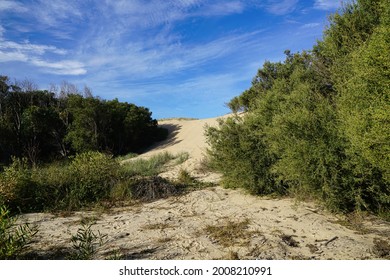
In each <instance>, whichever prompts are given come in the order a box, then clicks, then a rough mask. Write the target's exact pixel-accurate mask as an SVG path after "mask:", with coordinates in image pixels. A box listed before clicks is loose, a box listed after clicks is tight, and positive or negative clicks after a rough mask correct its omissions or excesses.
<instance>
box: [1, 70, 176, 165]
mask: <svg viewBox="0 0 390 280" xmlns="http://www.w3.org/2000/svg"><path fill="white" fill-rule="evenodd" d="M0 90H1V91H0V135H1V137H0V163H1V164H9V163H10V162H11V158H12V157H13V156H14V157H17V158H21V157H25V158H27V159H28V160H29V162H30V163H31V164H32V165H36V164H38V163H40V162H50V161H53V160H56V159H59V158H64V157H67V156H68V155H72V154H75V153H81V152H86V151H100V152H109V153H111V154H114V155H123V154H127V153H129V152H137V151H140V150H142V149H144V148H145V147H147V146H149V145H150V144H152V143H153V142H155V141H160V140H162V139H165V138H166V136H167V133H168V132H167V130H165V129H163V128H160V127H158V126H157V121H156V120H154V119H152V117H151V115H152V113H151V112H150V111H149V109H147V108H144V107H139V106H136V105H134V104H129V103H127V102H119V101H118V100H117V99H115V100H111V101H106V100H101V99H100V98H95V97H93V96H92V95H91V94H87V95H86V96H85V97H84V96H82V95H80V94H79V93H78V91H77V88H76V87H75V86H73V87H71V86H68V89H67V90H66V91H64V92H61V93H59V94H57V96H56V94H55V93H54V92H49V91H41V90H32V89H31V88H29V87H27V88H24V87H21V86H19V85H18V83H17V82H15V83H14V84H12V83H10V82H9V79H8V78H7V77H5V76H0Z"/></svg>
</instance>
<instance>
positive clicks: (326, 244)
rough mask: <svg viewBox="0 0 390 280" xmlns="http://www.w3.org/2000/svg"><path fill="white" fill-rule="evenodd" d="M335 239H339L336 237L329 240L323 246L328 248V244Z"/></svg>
mask: <svg viewBox="0 0 390 280" xmlns="http://www.w3.org/2000/svg"><path fill="white" fill-rule="evenodd" d="M337 238H339V237H338V236H335V237H333V238H332V239H329V240H328V241H326V242H325V246H328V244H329V243H330V242H333V241H335V240H336V239H337Z"/></svg>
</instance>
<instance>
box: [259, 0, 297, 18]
mask: <svg viewBox="0 0 390 280" xmlns="http://www.w3.org/2000/svg"><path fill="white" fill-rule="evenodd" d="M297 3H298V0H282V1H279V0H268V1H267V4H266V9H267V11H268V12H270V13H272V14H275V15H285V14H288V13H290V12H292V11H293V10H294V9H295V7H296V5H297Z"/></svg>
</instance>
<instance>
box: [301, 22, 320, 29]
mask: <svg viewBox="0 0 390 280" xmlns="http://www.w3.org/2000/svg"><path fill="white" fill-rule="evenodd" d="M320 25H321V24H320V23H318V22H310V23H306V24H304V25H302V26H301V28H304V29H307V28H315V27H318V26H320Z"/></svg>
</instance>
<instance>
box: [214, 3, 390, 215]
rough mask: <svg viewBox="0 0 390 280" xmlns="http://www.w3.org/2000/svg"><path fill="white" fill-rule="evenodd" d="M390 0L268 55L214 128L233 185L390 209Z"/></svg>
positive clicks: (352, 11)
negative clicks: (273, 58)
mask: <svg viewBox="0 0 390 280" xmlns="http://www.w3.org/2000/svg"><path fill="white" fill-rule="evenodd" d="M388 26H390V8H389V7H388V5H387V3H386V1H383V0H376V1H368V0H358V1H355V2H352V3H349V4H346V5H344V6H343V9H342V12H340V13H336V14H334V15H333V16H332V17H331V18H330V24H329V26H328V28H327V29H326V30H325V32H324V38H323V40H321V41H319V42H318V43H317V44H316V45H315V46H314V47H313V50H311V51H309V52H306V51H303V52H302V53H296V54H292V53H291V52H290V51H286V52H285V54H286V59H285V61H284V62H276V63H272V62H266V63H264V65H263V67H262V68H261V69H259V71H258V73H257V75H256V77H255V78H254V79H253V81H252V86H251V88H250V89H248V90H246V91H244V92H243V93H242V94H241V95H240V96H238V97H235V98H233V99H232V101H231V102H230V103H229V106H230V108H231V109H232V111H233V112H238V111H242V110H245V111H246V114H244V115H243V117H238V116H234V117H231V118H228V119H227V120H225V121H220V123H219V127H216V128H211V127H210V128H208V129H207V131H206V135H207V139H208V141H209V143H210V145H211V148H210V150H209V155H210V158H211V163H212V165H213V167H214V168H216V169H218V170H219V171H221V172H222V174H223V183H224V185H225V186H227V187H242V188H245V189H248V190H250V191H251V192H252V193H258V194H269V193H285V192H286V191H288V192H289V193H293V194H294V195H296V196H297V197H301V198H307V197H313V198H317V199H319V200H320V201H322V202H324V203H325V204H326V205H327V206H328V207H329V209H332V210H335V211H353V210H369V211H373V212H375V213H382V214H384V213H386V212H388V211H390V188H389V185H390V181H389V172H390V169H389V166H390V157H389V155H390V146H389V145H390V138H389V135H390V126H389V124H390V113H389V112H390V107H389V98H390V88H389V82H388V81H389V78H390V73H389V69H390V60H389V57H390V48H389V46H390V41H389V38H390V36H389V35H390V32H389V31H390V29H389V27H388Z"/></svg>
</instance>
